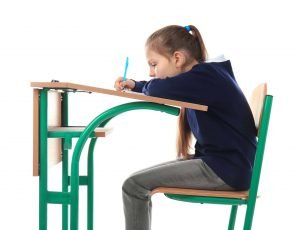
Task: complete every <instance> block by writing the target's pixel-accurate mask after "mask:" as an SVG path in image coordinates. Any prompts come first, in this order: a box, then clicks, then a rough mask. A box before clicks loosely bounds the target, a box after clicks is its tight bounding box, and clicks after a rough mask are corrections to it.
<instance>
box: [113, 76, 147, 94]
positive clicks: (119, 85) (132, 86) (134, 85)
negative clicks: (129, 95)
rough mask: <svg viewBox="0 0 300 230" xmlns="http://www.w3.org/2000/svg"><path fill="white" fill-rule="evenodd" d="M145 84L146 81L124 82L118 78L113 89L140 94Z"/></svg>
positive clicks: (128, 80) (130, 80) (131, 80)
mask: <svg viewBox="0 0 300 230" xmlns="http://www.w3.org/2000/svg"><path fill="white" fill-rule="evenodd" d="M146 83H147V81H135V80H133V79H127V80H126V81H123V77H118V78H117V80H116V81H115V84H114V87H115V89H116V90H118V91H121V90H124V89H126V90H132V91H134V92H139V93H141V92H142V89H143V87H144V85H145V84H146Z"/></svg>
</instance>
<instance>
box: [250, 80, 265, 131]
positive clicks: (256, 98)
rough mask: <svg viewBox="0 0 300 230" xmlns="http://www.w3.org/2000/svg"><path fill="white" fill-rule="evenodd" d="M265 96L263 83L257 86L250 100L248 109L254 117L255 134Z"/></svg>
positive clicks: (258, 125)
mask: <svg viewBox="0 0 300 230" xmlns="http://www.w3.org/2000/svg"><path fill="white" fill-rule="evenodd" d="M266 95H267V84H266V83H263V84H260V85H258V86H257V87H256V88H255V89H254V90H253V92H252V95H251V98H250V108H251V111H252V114H253V117H254V122H255V127H256V130H257V134H258V131H259V127H260V121H261V115H262V109H263V105H264V101H265V97H266Z"/></svg>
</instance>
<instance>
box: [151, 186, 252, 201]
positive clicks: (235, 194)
mask: <svg viewBox="0 0 300 230" xmlns="http://www.w3.org/2000/svg"><path fill="white" fill-rule="evenodd" d="M155 193H166V194H176V195H187V196H202V197H220V198H234V199H241V200H247V199H248V194H249V192H248V191H212V190H200V189H184V188H167V187H158V188H156V189H154V190H152V192H151V195H154V194H155Z"/></svg>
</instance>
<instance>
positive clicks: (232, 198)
mask: <svg viewBox="0 0 300 230" xmlns="http://www.w3.org/2000/svg"><path fill="white" fill-rule="evenodd" d="M256 89H257V91H258V92H257V93H258V94H260V95H258V96H257V95H254V96H256V97H257V98H254V100H255V99H259V100H262V102H256V103H258V104H259V103H261V105H258V107H261V109H260V108H258V109H260V112H261V113H260V114H259V115H260V116H259V121H258V122H257V124H258V127H257V128H258V130H257V131H258V132H257V133H258V135H257V137H258V144H257V149H256V156H255V161H254V167H253V173H252V178H251V185H250V189H249V191H208V190H193V189H180V188H179V189H178V188H163V187H160V188H157V189H155V190H153V191H152V195H153V194H155V193H164V194H165V196H166V197H168V198H170V199H174V200H178V201H183V202H191V203H201V204H203V203H209V204H223V205H231V213H230V218H229V223H228V230H233V229H234V226H235V221H236V215H237V210H238V206H239V205H246V206H247V210H246V214H245V221H244V228H243V229H244V230H251V227H252V221H253V215H254V209H255V204H256V199H257V191H258V185H259V180H260V175H261V168H262V162H263V157H264V150H265V144H266V138H267V131H268V126H269V120H270V114H271V108H272V101H273V96H272V95H263V96H262V94H264V92H265V93H266V84H262V85H260V86H258V87H257V88H256ZM259 91H262V92H259ZM254 92H255V91H254ZM252 111H253V110H252Z"/></svg>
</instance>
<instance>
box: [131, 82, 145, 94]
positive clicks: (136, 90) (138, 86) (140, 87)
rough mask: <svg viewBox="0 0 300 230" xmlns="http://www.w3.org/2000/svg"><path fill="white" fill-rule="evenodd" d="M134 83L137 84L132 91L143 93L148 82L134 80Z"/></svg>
mask: <svg viewBox="0 0 300 230" xmlns="http://www.w3.org/2000/svg"><path fill="white" fill-rule="evenodd" d="M133 81H134V83H135V86H134V88H133V89H132V91H134V92H138V93H141V92H142V89H143V87H144V85H145V84H146V83H147V81H135V80H133Z"/></svg>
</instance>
